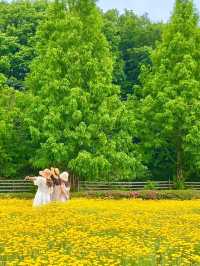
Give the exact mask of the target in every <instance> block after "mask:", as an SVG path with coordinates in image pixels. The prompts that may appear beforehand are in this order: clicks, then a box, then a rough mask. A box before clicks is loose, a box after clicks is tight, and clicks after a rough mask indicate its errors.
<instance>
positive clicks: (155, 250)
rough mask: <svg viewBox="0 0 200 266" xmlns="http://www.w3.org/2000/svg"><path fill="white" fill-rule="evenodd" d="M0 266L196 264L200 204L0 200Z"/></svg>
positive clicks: (198, 262) (199, 244)
mask: <svg viewBox="0 0 200 266" xmlns="http://www.w3.org/2000/svg"><path fill="white" fill-rule="evenodd" d="M0 222H1V225H0V265H9V266H11V265H12V266H14V265H17V266H18V265H21V266H25V265H27V266H29V265H36V266H37V265H38V266H39V265H41V266H42V265H59V266H62V265H63V266H64V265H69V266H70V265H73V266H76V265H77V266H83V265H87V266H88V265H92V266H95V265H107V266H111V265H112V266H114V265H124V266H125V265H127V266H128V265H140V266H147V265H148V266H151V265H165V266H168V265H171V266H175V265H183V266H186V265H200V201H199V200H191V201H153V200H149V201H143V200H138V199H137V200H102V199H100V200H97V199H72V200H71V201H70V202H68V203H66V204H54V203H52V204H49V205H47V206H44V207H40V208H32V202H31V201H30V200H19V199H1V200H0Z"/></svg>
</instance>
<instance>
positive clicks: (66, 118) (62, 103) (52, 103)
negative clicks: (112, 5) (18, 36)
mask: <svg viewBox="0 0 200 266" xmlns="http://www.w3.org/2000/svg"><path fill="white" fill-rule="evenodd" d="M37 39H38V40H39V42H38V49H37V53H38V57H36V58H35V60H33V63H32V67H31V75H30V76H29V78H28V80H27V87H28V88H29V89H30V90H31V92H32V93H33V95H35V101H34V102H33V104H32V105H31V110H33V111H32V112H31V116H30V126H31V134H32V140H33V142H34V141H35V143H36V144H37V145H38V148H37V149H36V151H35V157H34V158H33V161H34V164H35V165H36V166H38V167H45V166H48V165H49V164H54V165H59V166H61V167H65V168H68V169H70V170H71V171H73V172H74V173H75V174H77V175H80V176H81V177H82V178H87V179H90V178H92V179H95V178H96V179H103V178H105V179H108V178H110V179H113V178H114V179H120V178H121V179H122V178H125V179H128V178H134V177H136V176H137V174H138V173H139V172H140V173H142V171H143V166H142V164H141V162H140V158H139V156H138V155H137V153H136V152H135V151H134V145H133V143H132V135H131V134H130V133H129V132H130V131H131V130H130V129H129V126H132V124H131V121H130V122H129V121H128V120H127V118H128V114H127V112H126V108H125V105H124V104H123V103H122V102H121V101H120V99H119V87H118V86H116V85H113V84H112V64H113V63H112V57H111V55H110V51H109V48H108V43H107V40H106V38H105V37H104V35H103V34H102V18H101V15H100V13H99V11H98V9H97V8H96V5H95V1H93V0H80V1H65V2H63V3H57V2H56V3H55V4H54V5H52V6H51V7H50V9H49V12H48V16H47V19H46V20H45V21H44V23H42V25H41V26H40V28H39V31H38V35H37ZM133 126H134V125H133Z"/></svg>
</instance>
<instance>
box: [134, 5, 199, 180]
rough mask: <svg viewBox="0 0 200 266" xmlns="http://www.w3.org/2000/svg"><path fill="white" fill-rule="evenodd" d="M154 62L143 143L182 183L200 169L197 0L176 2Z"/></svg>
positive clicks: (145, 87) (146, 71) (145, 93)
mask: <svg viewBox="0 0 200 266" xmlns="http://www.w3.org/2000/svg"><path fill="white" fill-rule="evenodd" d="M151 58H152V67H151V68H143V71H142V73H141V82H142V86H141V88H140V89H141V94H142V99H141V104H140V105H139V109H140V119H141V120H140V125H141V133H142V134H144V135H143V138H142V142H143V145H144V147H145V149H146V153H148V154H152V159H153V160H155V161H157V162H158V161H159V162H160V164H161V165H162V169H163V174H166V172H167V171H168V170H169V169H170V171H169V172H168V174H169V175H170V176H174V177H176V182H177V183H181V182H183V181H184V180H185V178H186V177H188V176H190V175H191V174H193V173H194V172H196V173H198V171H199V167H200V72H199V66H200V30H199V27H198V15H197V12H196V10H195V9H194V6H193V2H192V1H190V0H188V1H181V0H177V1H176V5H175V9H174V13H173V15H172V17H171V20H170V23H169V25H168V26H167V28H166V30H165V31H164V34H163V38H162V42H161V43H160V44H159V45H158V46H157V48H156V49H155V50H154V51H153V53H152V56H151ZM150 162H152V161H151V160H150ZM164 162H166V164H164ZM166 166H167V168H168V170H167V169H166ZM158 167H159V168H160V166H158ZM150 168H151V166H150ZM194 169H195V171H194Z"/></svg>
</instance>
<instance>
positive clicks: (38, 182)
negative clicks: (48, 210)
mask: <svg viewBox="0 0 200 266" xmlns="http://www.w3.org/2000/svg"><path fill="white" fill-rule="evenodd" d="M34 185H35V186H38V190H37V192H36V194H35V198H34V201H33V206H35V207H38V206H41V205H44V204H47V203H49V202H50V189H49V187H48V186H47V184H46V178H44V177H42V176H38V177H36V179H35V180H34Z"/></svg>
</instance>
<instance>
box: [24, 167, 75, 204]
mask: <svg viewBox="0 0 200 266" xmlns="http://www.w3.org/2000/svg"><path fill="white" fill-rule="evenodd" d="M68 178H69V174H68V172H63V173H61V174H60V171H59V169H58V168H53V167H51V170H50V169H44V170H42V171H40V172H39V176H33V177H31V176H27V177H25V179H26V180H30V181H33V183H34V185H36V186H37V187H38V189H37V192H36V194H35V198H34V200H33V206H35V207H37V206H41V205H44V204H47V203H49V202H51V201H60V202H66V201H67V200H69V191H70V185H69V181H68Z"/></svg>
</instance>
